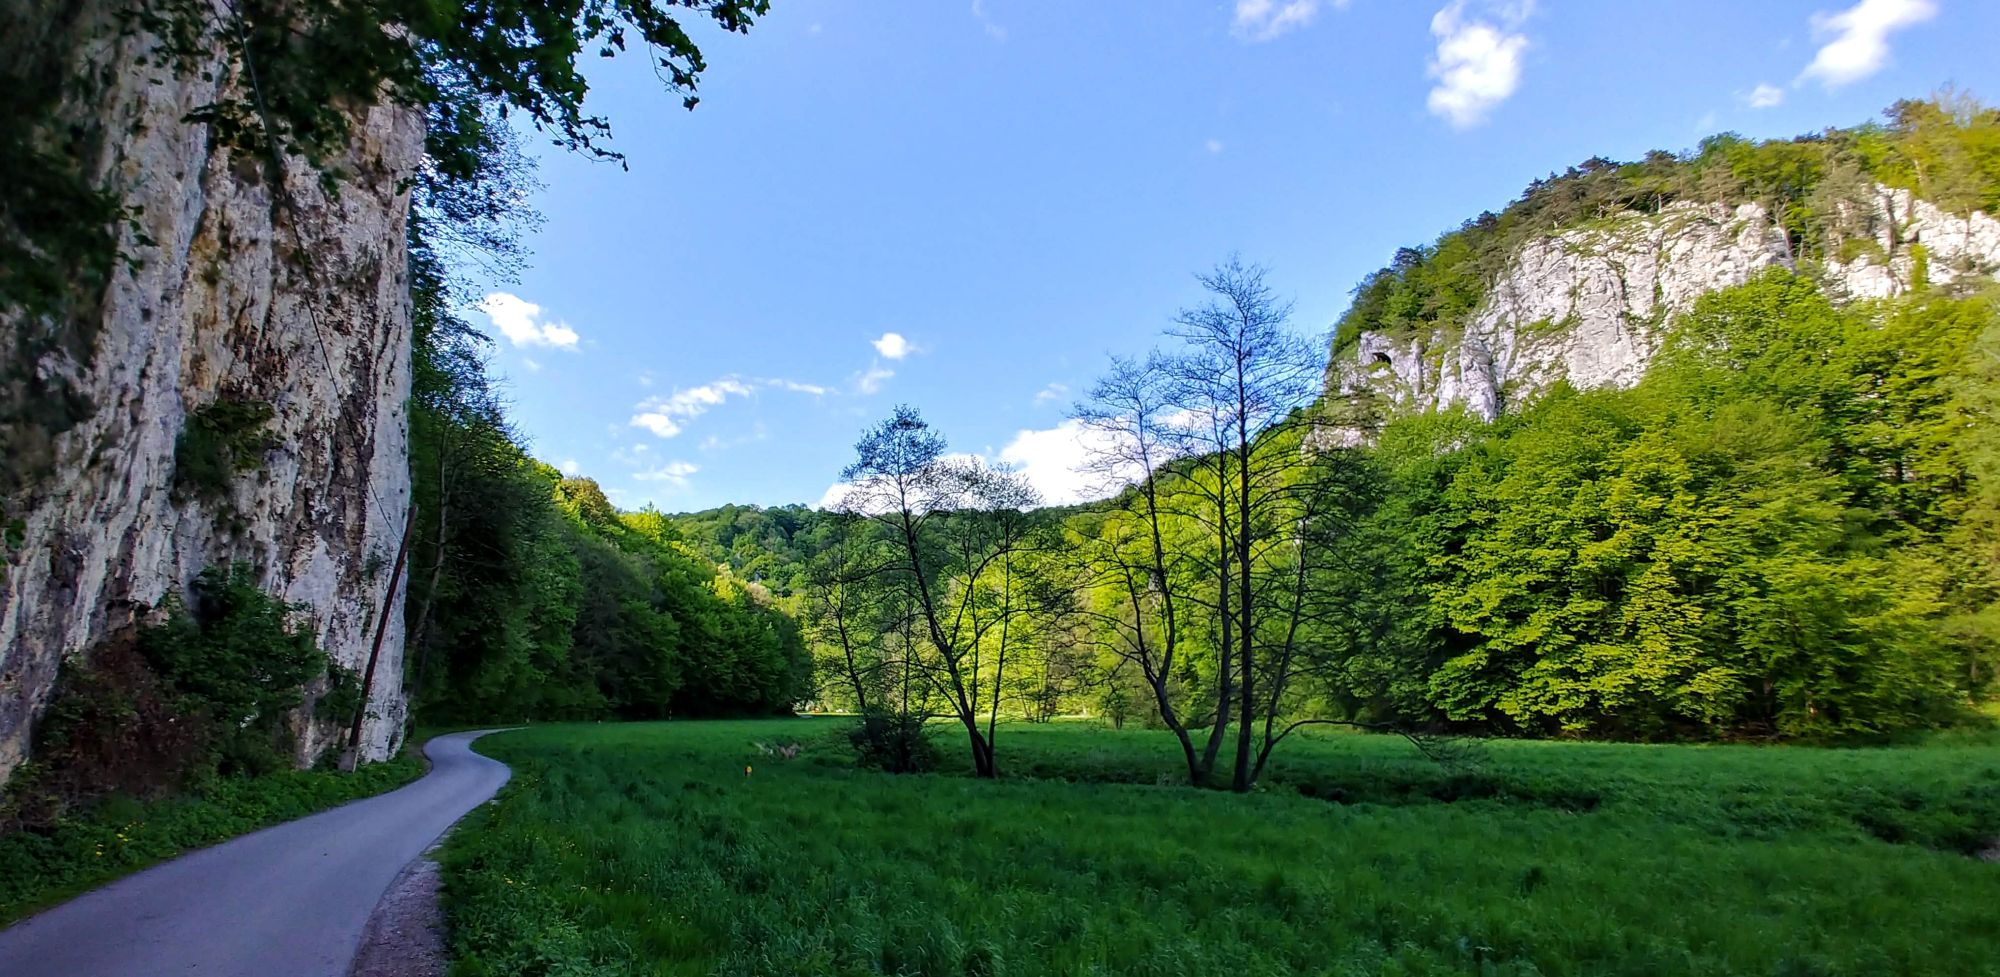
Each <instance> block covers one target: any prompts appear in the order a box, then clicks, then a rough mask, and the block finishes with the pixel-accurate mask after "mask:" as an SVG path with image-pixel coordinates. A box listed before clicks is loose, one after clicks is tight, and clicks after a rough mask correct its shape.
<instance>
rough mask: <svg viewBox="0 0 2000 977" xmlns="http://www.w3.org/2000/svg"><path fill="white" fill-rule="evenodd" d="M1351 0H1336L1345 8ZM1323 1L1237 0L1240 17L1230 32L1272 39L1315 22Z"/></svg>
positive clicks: (1237, 16) (1241, 36)
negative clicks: (1314, 19)
mask: <svg viewBox="0 0 2000 977" xmlns="http://www.w3.org/2000/svg"><path fill="white" fill-rule="evenodd" d="M1348 2H1349V0H1333V5H1334V6H1335V7H1336V8H1344V7H1346V6H1347V4H1348ZM1319 4H1320V0H1236V18H1235V21H1234V22H1233V23H1232V24H1231V25H1230V28H1229V29H1230V31H1231V32H1232V33H1234V34H1235V35H1236V36H1237V37H1238V38H1241V39H1242V40H1245V41H1268V40H1272V39H1273V38H1277V37H1282V36H1284V35H1286V34H1289V33H1291V32H1292V31H1295V30H1298V29H1299V28H1301V27H1304V26H1306V25H1308V24H1311V23H1312V22H1313V18H1314V17H1317V16H1319Z"/></svg>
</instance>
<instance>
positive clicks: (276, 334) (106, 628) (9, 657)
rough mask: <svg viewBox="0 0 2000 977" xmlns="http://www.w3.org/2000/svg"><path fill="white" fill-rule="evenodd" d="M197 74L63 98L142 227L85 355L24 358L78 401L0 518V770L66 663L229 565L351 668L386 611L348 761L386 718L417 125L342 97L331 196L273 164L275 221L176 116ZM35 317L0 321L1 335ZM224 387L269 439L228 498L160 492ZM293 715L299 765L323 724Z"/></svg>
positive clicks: (396, 650) (396, 596) (128, 74)
mask: <svg viewBox="0 0 2000 977" xmlns="http://www.w3.org/2000/svg"><path fill="white" fill-rule="evenodd" d="M148 46H149V42H148V41H147V40H145V39H143V38H127V39H125V40H122V41H117V42H113V43H108V44H105V45H102V47H103V48H105V50H97V51H94V52H93V53H92V54H91V55H90V56H89V59H90V62H91V63H95V64H112V65H120V66H129V65H131V64H132V63H133V59H134V57H135V56H136V55H138V54H140V53H141V52H142V51H143V49H145V48H146V47H148ZM208 67H210V68H213V69H214V77H215V78H217V79H220V81H213V82H204V81H201V80H200V77H199V76H200V72H199V71H196V72H191V73H185V74H179V75H175V76H172V77H168V78H167V79H166V81H165V83H164V84H152V83H150V82H149V79H148V76H147V75H146V74H145V73H144V72H143V71H141V70H139V69H132V68H129V67H125V68H122V69H121V71H120V74H118V75H117V76H116V78H115V80H114V81H113V82H112V84H111V88H110V90H109V91H108V92H104V93H99V94H98V95H97V96H96V97H94V98H93V99H92V102H91V104H88V105H66V106H64V107H63V111H64V112H66V113H71V114H73V115H75V116H76V117H79V118H88V119H90V120H91V121H92V122H93V123H95V124H96V125H98V126H99V127H100V130H99V131H101V132H102V133H107V134H109V135H108V136H105V137H104V138H103V139H102V146H101V147H100V148H101V150H102V152H101V154H100V162H101V166H100V170H99V172H98V173H97V174H96V175H97V176H98V177H99V178H100V179H101V180H102V181H103V185H105V186H107V187H110V188H113V189H114V190H115V192H117V193H118V194H120V195H121V196H122V197H123V198H124V199H125V200H126V202H127V203H129V204H131V205H134V206H136V207H137V208H138V210H137V213H138V222H139V224H140V226H141V228H142V229H143V232H144V237H143V238H140V237H135V236H134V235H132V234H130V233H127V234H126V235H125V245H126V250H127V253H128V254H130V255H132V256H135V257H137V258H138V259H139V260H138V262H137V263H136V265H134V266H132V267H129V268H125V269H123V270H121V271H119V272H118V273H117V275H116V277H115V279H114V280H113V282H112V284H111V286H110V288H109V289H108V290H107V292H106V294H105V295H104V296H103V301H102V305H101V308H100V309H99V310H98V312H97V314H96V315H95V316H93V317H92V320H93V321H92V324H93V325H94V326H95V327H96V336H95V341H94V344H92V348H91V349H90V350H89V351H88V353H87V354H86V355H83V356H75V355H72V354H69V353H66V352H61V351H58V352H55V353H50V354H48V355H47V356H45V357H43V358H42V360H41V361H40V362H37V363H36V364H34V368H35V369H36V370H39V371H43V373H42V375H44V376H49V375H56V374H66V375H68V376H70V377H72V378H73V379H75V380H76V381H77V384H78V386H79V388H80V389H82V390H83V391H85V392H86V393H87V394H88V396H89V399H90V401H91V412H90V416H89V417H88V418H87V419H85V420H83V421H82V422H81V423H80V424H78V425H77V426H76V427H75V428H73V429H71V430H69V431H67V432H66V433H64V434H62V435H61V436H60V438H59V439H58V441H57V443H56V445H55V454H56V464H55V466H54V472H53V475H51V476H50V477H47V478H45V479H42V480H41V482H40V483H37V484H33V485H32V486H31V489H30V491H29V494H28V497H27V499H26V503H25V509H22V508H16V509H14V510H12V511H10V513H9V515H10V517H18V518H20V519H22V521H23V523H24V524H25V532H24V533H23V534H22V539H21V541H20V544H19V545H18V546H16V547H14V548H12V549H9V550H7V551H6V552H5V565H4V581H5V589H4V591H0V779H4V777H5V776H6V775H7V773H8V772H10V771H11V770H12V769H13V768H14V767H15V766H16V765H17V764H18V763H19V762H20V760H21V759H22V758H23V755H24V751H25V750H26V747H27V742H28V732H29V726H30V723H31V720H32V717H33V715H34V714H35V713H36V712H37V710H39V708H40V707H41V705H42V704H44V703H45V702H46V700H47V697H48V695H49V693H50V690H51V686H52V682H53V680H54V679H55V676H56V672H57V668H58V666H59V664H60V663H61V662H62V661H63V660H64V659H67V658H72V657H75V656H82V655H87V654H88V652H89V650H90V649H91V648H92V647H93V646H94V645H96V644H97V643H98V642H99V641H100V640H101V639H103V638H104V637H105V636H106V635H107V634H109V633H111V632H113V631H115V630H116V629H118V628H121V627H123V626H125V625H127V624H129V623H131V622H132V621H134V620H135V619H140V618H143V617H144V616H145V615H146V614H148V613H149V611H150V610H151V609H152V608H154V607H155V606H156V605H157V604H158V602H159V601H160V600H161V598H162V597H164V596H165V595H166V594H168V593H169V592H171V591H174V590H177V589H181V588H185V587H186V586H187V585H188V584H189V583H190V582H191V581H192V580H193V579H194V577H195V576H196V575H197V574H198V573H200V572H201V571H202V570H203V569H204V568H206V567H210V566H221V565H225V564H229V563H232V562H245V563H249V564H252V565H254V566H255V567H257V568H258V570H259V572H260V573H261V574H262V579H261V583H262V585H263V586H264V588H265V589H266V590H268V591H270V592H272V593H274V594H276V595H278V596H280V597H282V598H284V599H286V600H288V601H294V602H298V603H300V604H303V605H306V607H307V610H306V611H305V617H307V618H309V619H310V620H311V621H312V622H313V624H314V625H315V626H316V627H317V629H318V632H319V640H320V643H321V646H322V647H324V648H326V649H327V651H328V652H329V653H330V654H331V655H332V656H333V657H334V658H335V659H336V660H337V661H339V662H340V663H342V664H344V665H346V666H348V667H350V668H354V669H356V670H360V669H362V668H364V667H365V666H366V663H367V659H368V656H369V652H370V647H371V644H372V642H373V639H374V632H375V628H376V621H377V618H378V616H379V615H380V614H381V611H382V609H383V606H384V604H385V603H387V604H389V605H391V607H390V613H389V615H388V617H387V621H388V626H387V628H386V630H385V633H384V634H383V635H382V642H381V646H382V652H381V657H380V662H379V665H378V668H377V671H376V675H375V685H374V688H375V695H374V697H373V699H372V702H371V706H372V709H371V715H370V718H369V720H368V722H367V724H366V728H365V732H364V747H365V751H364V752H365V754H366V755H368V756H370V757H371V758H382V757H385V756H386V755H387V754H388V752H389V750H390V748H391V746H392V741H393V740H394V738H395V737H396V736H397V735H398V733H399V731H400V729H401V726H402V722H403V718H404V711H405V704H404V702H403V699H402V694H401V688H402V652H403V634H402V625H403V615H402V611H401V602H402V594H401V593H400V589H401V588H398V592H395V593H392V592H391V591H390V587H389V578H390V565H391V562H392V560H393V559H394V557H395V554H396V549H397V544H398V541H399V540H400V539H401V537H402V534H403V532H404V525H405V522H406V519H407V513H408V511H409V504H410V480H409V465H408V419H407V417H406V415H405V410H406V401H407V399H408V394H409V387H410V340H411V332H410V328H411V327H410V310H409V288H408V282H407V280H406V279H407V269H406V263H405V255H404V227H405V220H406V217H407V214H408V207H409V194H408V192H407V190H406V189H405V187H404V186H403V182H402V181H404V180H405V179H406V178H407V177H409V176H410V175H411V174H412V173H413V172H414V170H415V167H416V164H417V162H418V159H419V156H420V153H421V150H422V141H423V130H422V119H421V117H420V116H419V115H418V114H417V113H415V112H412V111H410V110H408V109H404V108H395V107H388V106H384V105H374V106H361V107H357V108H356V109H354V110H353V112H352V113H351V114H352V117H353V119H354V127H353V133H352V137H353V138H352V140H351V144H350V151H349V152H348V153H346V154H345V156H344V157H343V158H340V159H337V160H335V161H334V162H335V164H336V165H337V167H338V172H340V173H341V174H343V175H342V177H341V179H340V180H339V183H338V193H337V194H334V195H331V196H329V195H328V194H327V193H325V192H323V191H322V189H321V186H320V182H319V176H318V174H317V173H316V172H313V171H311V170H309V169H307V168H306V166H305V165H304V164H303V163H302V162H300V161H297V160H291V161H288V166H287V172H286V173H285V175H284V182H285V185H286V186H287V187H289V190H290V193H289V196H290V198H291V200H292V201H293V202H294V205H295V209H287V208H285V207H283V206H281V205H280V204H279V203H278V201H276V200H274V194H273V193H272V190H271V187H270V186H269V182H270V181H269V179H268V175H269V170H268V167H267V166H265V165H263V164H262V163H260V162H259V161H258V160H257V159H255V158H250V159H245V158H239V157H238V156H237V155H236V154H234V153H233V152H232V151H231V150H230V149H228V148H227V147H225V146H221V145H217V144H215V143H214V142H212V140H211V134H210V133H209V132H208V131H207V127H206V126H202V125H196V124H191V123H188V122H186V121H184V116H185V115H186V114H187V113H188V111H189V110H190V109H192V108H195V107H198V106H201V105H204V104H207V103H209V102H211V101H213V99H214V96H215V90H216V85H217V84H229V81H228V80H227V79H228V77H229V73H228V71H227V70H226V65H225V62H224V59H223V58H222V57H221V55H220V53H219V52H217V53H216V56H215V57H214V59H213V62H212V63H211V64H210V65H209V66H208ZM147 242H150V243H147ZM31 327H32V325H31V324H29V323H24V322H22V321H18V320H10V319H6V318H0V331H5V330H21V329H27V328H31ZM0 334H3V333H0ZM221 397H229V398H233V399H239V400H247V401H255V402H259V403H265V404H269V405H270V406H271V407H272V408H273V410H274V411H275V417H274V419H273V420H272V421H271V423H270V424H269V425H268V426H267V428H266V429H265V431H264V432H263V433H265V434H268V435H269V436H270V437H271V439H272V441H273V443H274V445H275V447H273V448H272V449H271V450H270V451H269V452H268V453H267V454H265V455H264V456H263V458H262V459H261V460H260V464H259V467H258V468H257V469H256V470H255V471H253V472H249V473H246V474H243V475H241V476H239V477H237V478H236V479H235V480H234V482H233V483H232V484H231V486H230V488H229V490H228V492H227V494H226V497H225V498H220V499H206V498H200V497H191V496H190V494H189V493H186V492H178V493H177V492H176V491H175V489H174V466H175V440H176V438H177V437H178V436H179V434H180V432H181V431H182V429H183V426H184V424H185V422H186V419H187V418H188V416H189V415H190V414H192V413H193V412H195V411H197V410H198V409H200V408H201V407H203V406H205V405H208V404H211V403H214V402H216V400H217V399H218V398H221ZM305 726H306V727H307V728H305V729H303V737H302V739H303V746H304V751H305V755H306V756H307V757H310V756H312V755H314V754H316V753H317V752H318V751H320V750H321V749H322V748H324V747H325V746H326V744H327V743H329V742H331V740H332V737H333V736H334V735H335V733H336V730H335V729H334V728H333V727H332V726H331V725H329V724H318V723H306V724H305Z"/></svg>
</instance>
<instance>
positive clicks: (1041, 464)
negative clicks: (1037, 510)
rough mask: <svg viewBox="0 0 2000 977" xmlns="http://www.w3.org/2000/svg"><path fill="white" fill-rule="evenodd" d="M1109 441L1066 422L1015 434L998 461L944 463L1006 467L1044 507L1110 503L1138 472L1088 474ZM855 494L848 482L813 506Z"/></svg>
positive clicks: (980, 457)
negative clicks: (1096, 502)
mask: <svg viewBox="0 0 2000 977" xmlns="http://www.w3.org/2000/svg"><path fill="white" fill-rule="evenodd" d="M1112 437H1113V435H1110V434H1107V433H1105V432H1102V431H1097V430H1093V429H1092V428H1090V427H1088V426H1086V425H1085V424H1084V423H1083V422H1082V421H1078V420H1067V421H1064V422H1062V423H1061V424H1058V425H1056V426H1055V427H1052V428H1041V429H1034V430H1027V429H1024V430H1020V431H1016V432H1015V434H1014V437H1013V439H1012V440H1010V441H1008V442H1007V444H1006V446H1004V447H1002V448H1001V449H1000V451H999V452H998V454H997V457H990V455H992V452H991V451H990V450H989V452H988V453H986V454H967V453H962V452H961V453H953V454H949V455H946V456H945V460H947V461H970V462H977V463H979V464H982V465H986V466H988V467H997V468H1004V469H1006V470H1009V471H1012V472H1014V473H1015V474H1017V475H1019V476H1020V477H1021V478H1022V479H1024V480H1026V481H1027V483H1028V484H1029V485H1030V486H1031V487H1033V488H1034V490H1035V492H1036V494H1038V495H1039V496H1040V497H1041V501H1042V504H1044V505H1074V504H1076V503H1079V502H1090V501H1094V500H1097V499H1103V498H1109V497H1110V496H1113V495H1116V494H1117V493H1118V492H1119V491H1120V490H1121V489H1123V488H1124V487H1125V486H1127V485H1129V484H1131V483H1132V482H1133V481H1136V474H1137V469H1136V468H1135V469H1134V472H1133V474H1132V475H1131V476H1126V475H1121V474H1119V473H1117V472H1113V473H1111V474H1110V475H1107V474H1106V473H1105V472H1103V471H1101V470H1092V469H1091V466H1090V462H1091V461H1092V459H1093V458H1096V457H1098V456H1100V455H1101V454H1102V453H1103V449H1104V448H1106V447H1108V446H1109V445H1110V444H1111V443H1112V442H1111V438H1112ZM854 491H855V486H854V485H853V484H852V483H850V482H835V483H833V484H832V485H829V486H827V488H826V491H825V492H822V493H820V497H819V501H817V502H815V503H813V507H814V508H817V509H832V508H835V507H836V506H838V505H840V503H841V501H842V500H844V499H846V498H847V496H848V495H849V493H852V492H854Z"/></svg>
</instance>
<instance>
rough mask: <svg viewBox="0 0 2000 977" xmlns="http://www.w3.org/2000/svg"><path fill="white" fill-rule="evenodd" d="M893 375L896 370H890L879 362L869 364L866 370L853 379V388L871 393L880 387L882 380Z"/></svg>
mask: <svg viewBox="0 0 2000 977" xmlns="http://www.w3.org/2000/svg"><path fill="white" fill-rule="evenodd" d="M895 375H896V371H894V370H891V369H889V368H888V367H886V366H881V365H879V364H878V365H876V366H871V367H869V368H868V370H867V372H865V373H863V374H861V375H860V376H859V377H857V378H856V379H855V381H854V389H856V390H859V391H861V392H862V393H864V394H872V393H874V392H876V391H878V390H880V389H882V381H884V380H887V379H889V378H890V377H893V376H895Z"/></svg>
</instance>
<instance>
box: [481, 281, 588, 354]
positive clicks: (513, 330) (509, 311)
mask: <svg viewBox="0 0 2000 977" xmlns="http://www.w3.org/2000/svg"><path fill="white" fill-rule="evenodd" d="M478 309H479V311H481V312H484V313H486V318H487V319H489V320H491V321H492V322H493V328H495V329H498V330H500V335H502V336H505V337H507V341H508V342H510V343H513V344H514V345H515V346H553V347H555V348H557V349H567V350H574V349H576V342H577V338H578V337H577V334H576V330H574V329H571V328H570V327H569V325H568V324H567V323H562V322H553V323H552V322H549V321H548V319H547V318H546V317H545V316H543V315H542V307H541V306H539V305H536V304H535V303H533V302H530V301H528V300H526V299H524V298H522V297H520V296H518V295H510V294H508V293H506V292H493V293H490V294H488V295H487V296H486V297H485V298H483V299H480V300H479V305H478Z"/></svg>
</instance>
